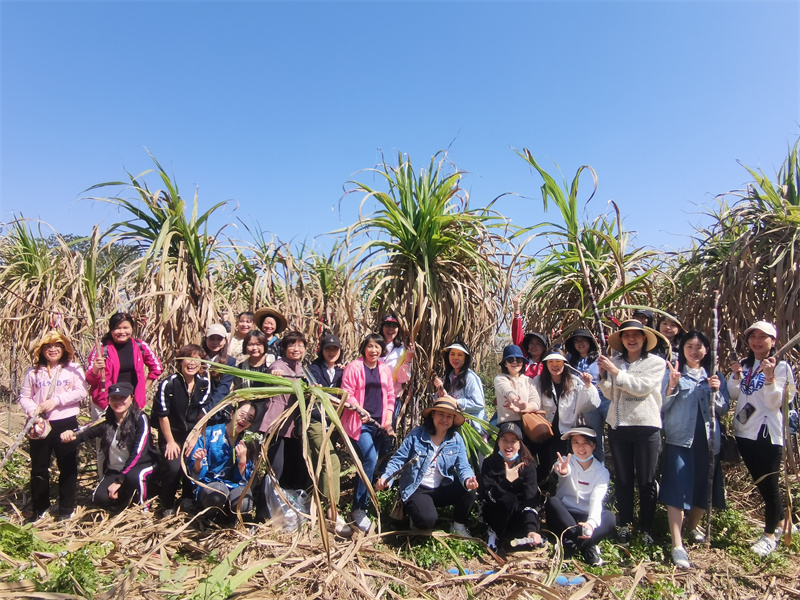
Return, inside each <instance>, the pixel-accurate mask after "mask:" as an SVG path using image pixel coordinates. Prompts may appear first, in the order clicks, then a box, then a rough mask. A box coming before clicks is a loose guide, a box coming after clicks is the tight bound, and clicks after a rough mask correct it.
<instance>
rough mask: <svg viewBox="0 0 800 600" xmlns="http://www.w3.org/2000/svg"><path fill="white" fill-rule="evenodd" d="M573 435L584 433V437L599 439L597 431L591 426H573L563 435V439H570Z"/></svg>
mask: <svg viewBox="0 0 800 600" xmlns="http://www.w3.org/2000/svg"><path fill="white" fill-rule="evenodd" d="M573 435H582V436H584V437H588V438H592V439H597V432H595V430H594V429H592V428H590V427H573V428H572V429H570V430H569V431H568V432H567V433H565V434H564V435H562V436H561V439H562V440H568V439H569V438H571V437H572V436H573Z"/></svg>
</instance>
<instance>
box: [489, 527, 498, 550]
mask: <svg viewBox="0 0 800 600" xmlns="http://www.w3.org/2000/svg"><path fill="white" fill-rule="evenodd" d="M486 545H487V546H489V550H491V551H492V552H497V534H496V533H495V532H494V529H492V528H491V527H490V528H489V540H488V541H487V542H486Z"/></svg>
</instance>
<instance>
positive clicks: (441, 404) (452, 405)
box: [422, 396, 464, 426]
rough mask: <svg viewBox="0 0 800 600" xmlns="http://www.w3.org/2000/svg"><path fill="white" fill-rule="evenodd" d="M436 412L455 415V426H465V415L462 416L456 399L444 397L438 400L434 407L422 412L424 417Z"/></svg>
mask: <svg viewBox="0 0 800 600" xmlns="http://www.w3.org/2000/svg"><path fill="white" fill-rule="evenodd" d="M435 410H438V411H439V412H443V413H447V414H449V415H453V417H454V419H453V423H454V424H455V425H458V426H461V425H463V424H464V415H463V414H461V411H460V410H458V403H457V402H456V400H455V398H451V397H450V396H442V397H441V398H437V399H436V402H434V403H433V406H429V407H428V408H426V409H425V410H423V411H422V416H423V417H427V416H428V415H429V414H431V413H432V412H433V411H435Z"/></svg>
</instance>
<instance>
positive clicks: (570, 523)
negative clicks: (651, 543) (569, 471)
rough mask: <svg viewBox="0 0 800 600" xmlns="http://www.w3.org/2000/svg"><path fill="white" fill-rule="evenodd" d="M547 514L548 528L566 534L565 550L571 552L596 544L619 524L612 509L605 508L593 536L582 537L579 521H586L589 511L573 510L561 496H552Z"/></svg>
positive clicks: (559, 533)
mask: <svg viewBox="0 0 800 600" xmlns="http://www.w3.org/2000/svg"><path fill="white" fill-rule="evenodd" d="M545 512H546V514H547V528H548V529H549V530H550V531H552V532H553V533H555V534H556V535H557V536H561V534H562V533H563V534H564V538H563V539H564V550H565V551H566V552H567V553H568V554H569V553H572V552H575V550H583V549H584V548H588V547H589V546H594V545H596V544H599V543H600V540H604V539H605V538H607V537H608V536H609V535H611V532H612V531H614V527H616V525H617V519H616V517H615V516H614V513H612V512H611V511H610V510H604V511H603V514H602V516H601V517H600V524H599V525H598V526H597V527H595V528H594V532H593V533H592V537H590V538H586V539H582V538H580V537H579V536H581V535H583V532H582V530H581V527H577V525H578V523H584V522H586V519H588V518H589V514H588V513H581V512H571V511H570V510H568V509H567V507H566V506H564V503H563V502H562V501H561V499H560V498H557V497H556V496H550V499H549V500H548V501H547V507H546V508H545Z"/></svg>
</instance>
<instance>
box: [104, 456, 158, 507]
mask: <svg viewBox="0 0 800 600" xmlns="http://www.w3.org/2000/svg"><path fill="white" fill-rule="evenodd" d="M154 471H155V465H152V464H147V465H137V466H135V467H133V468H132V469H131V470H130V471H128V472H127V473H126V474H125V476H124V477H125V481H123V483H122V486H120V488H119V490H117V498H116V499H114V498H111V497H110V496H109V495H108V488H109V486H110V485H111V484H112V483H114V482H115V480H116V478H117V477H118V475H116V474H115V475H106V476H105V477H103V479H101V480H100V483H99V484H98V485H97V487H96V488H95V490H94V494H93V495H92V500H93V501H94V503H95V504H97V505H98V506H99V507H101V508H105V509H109V508H116V507H124V506H126V505H127V504H128V502H130V501H131V499H132V498H133V499H134V500H138V501H139V504H144V503H145V502H146V501H147V498H148V495H147V485H148V483H150V481H151V480H152V479H153V477H151V476H152V475H153V472H154Z"/></svg>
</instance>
